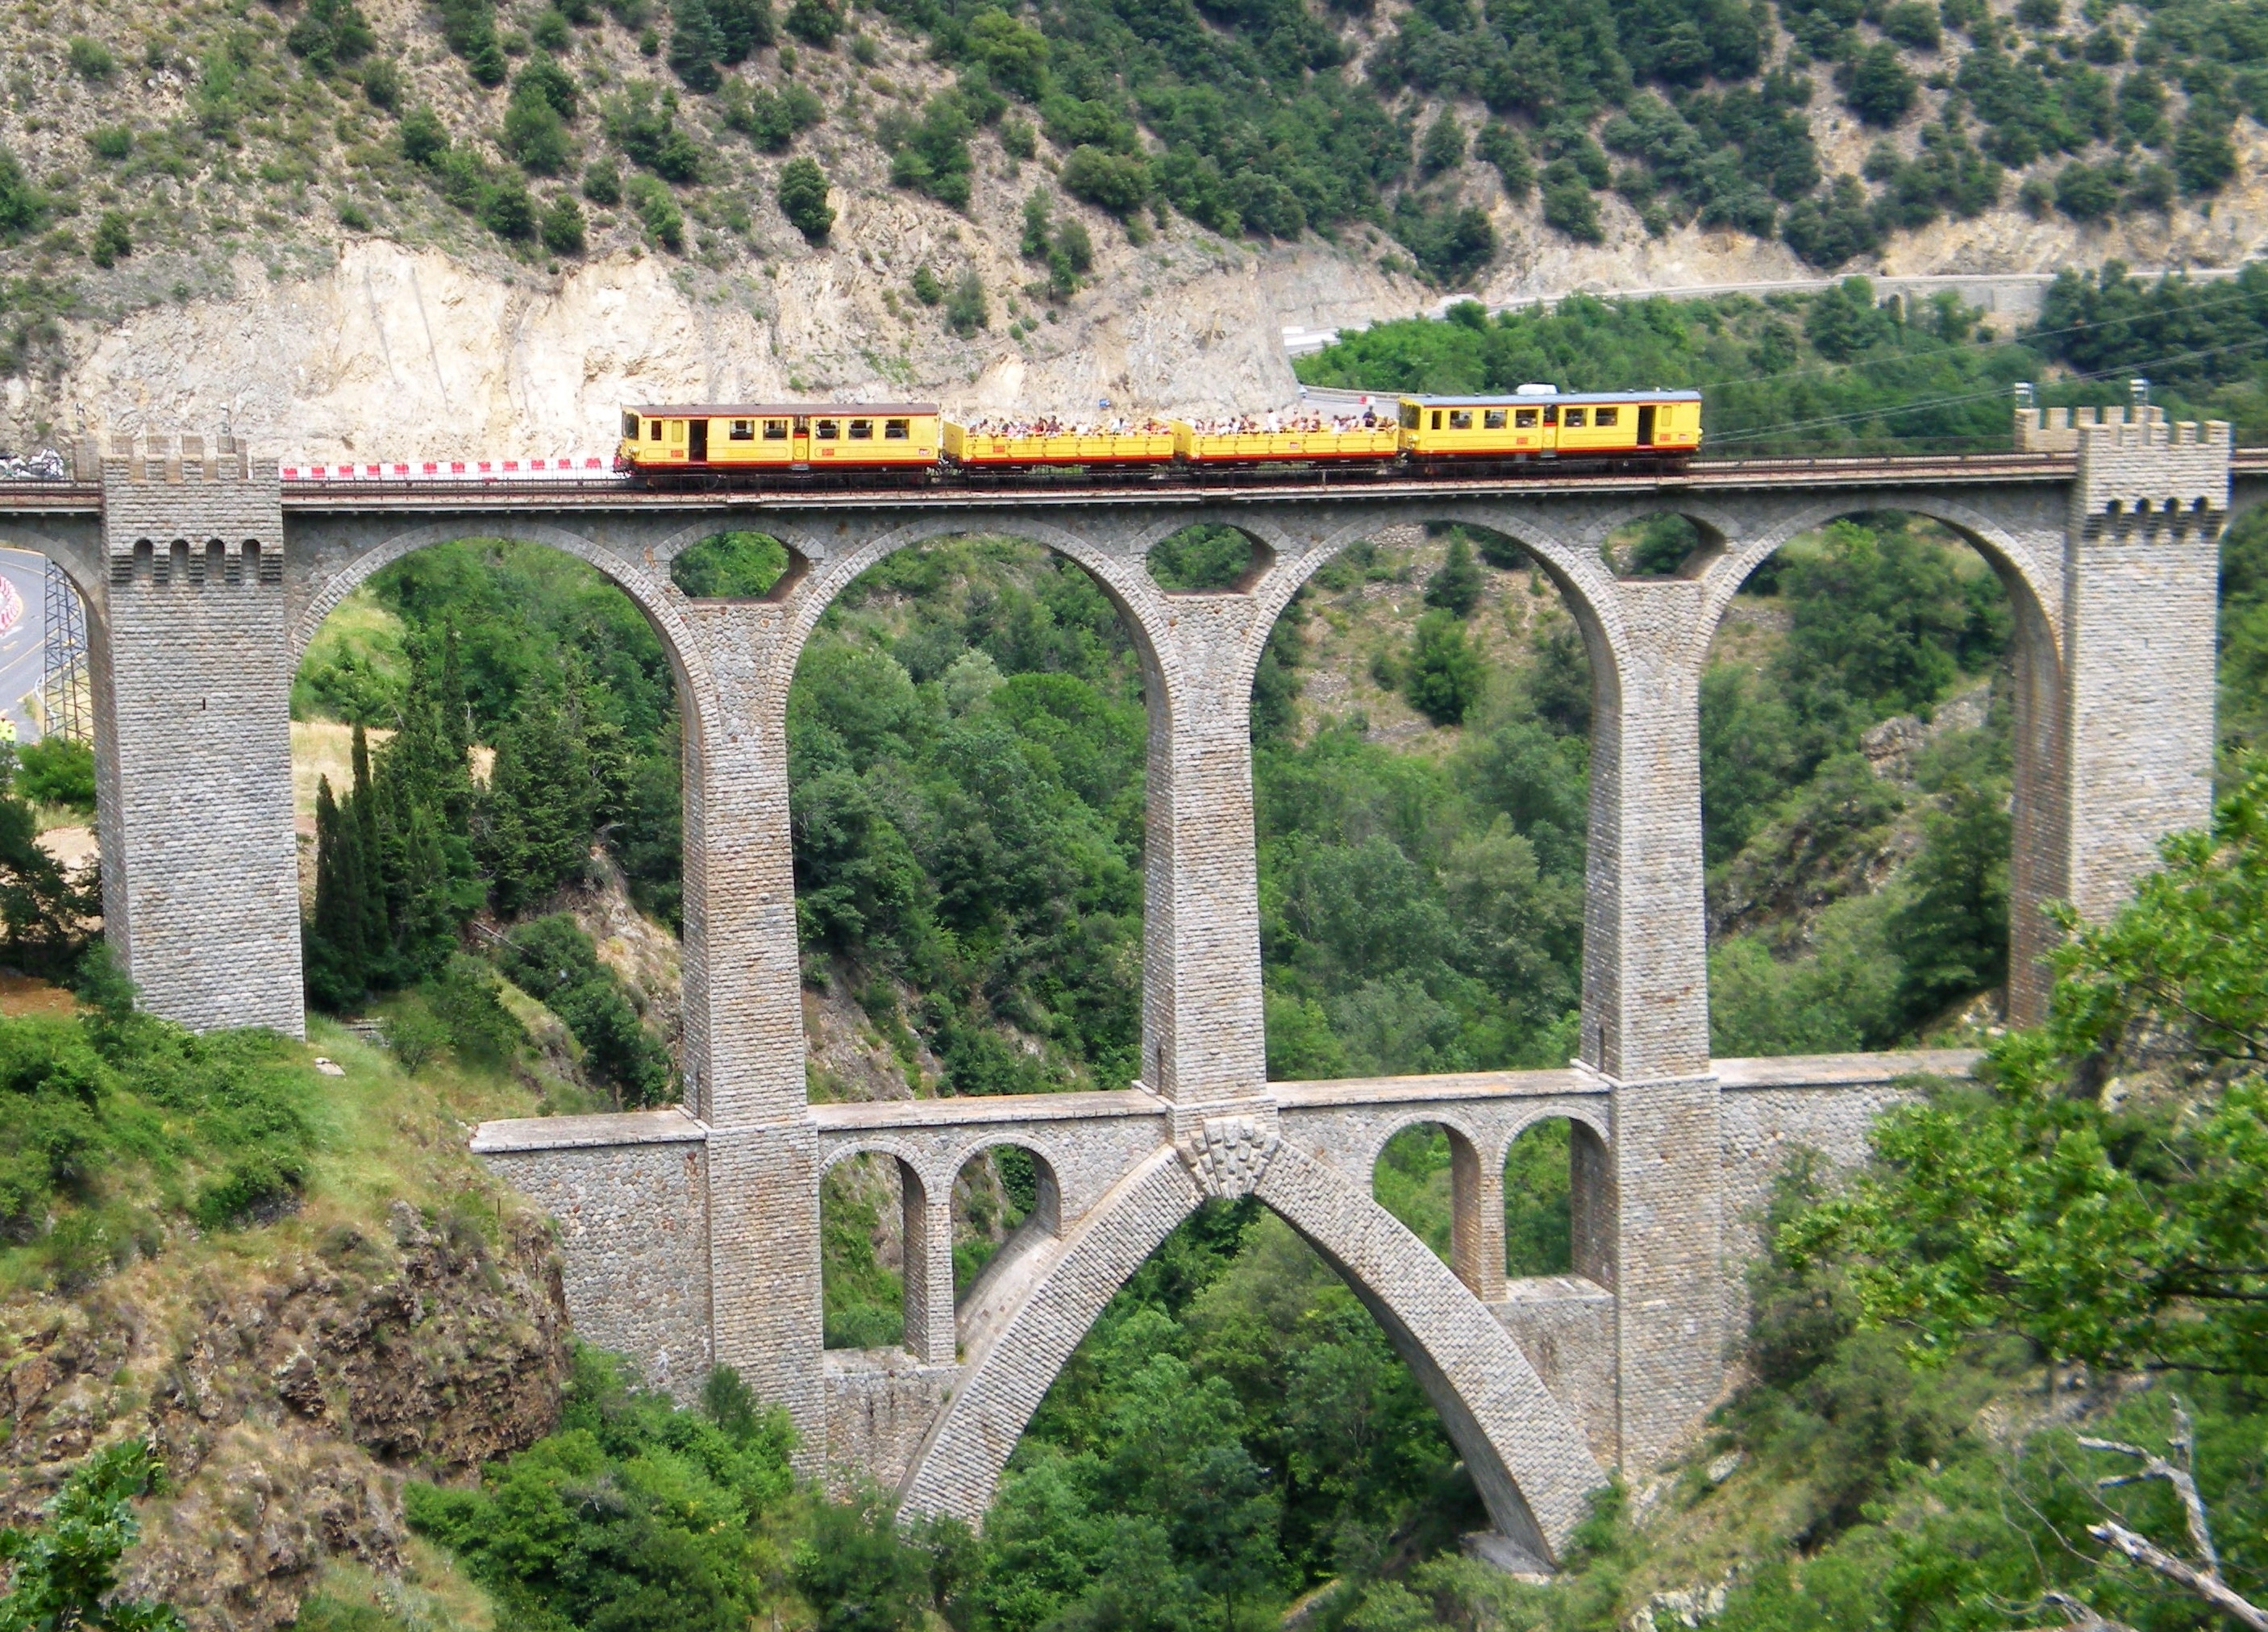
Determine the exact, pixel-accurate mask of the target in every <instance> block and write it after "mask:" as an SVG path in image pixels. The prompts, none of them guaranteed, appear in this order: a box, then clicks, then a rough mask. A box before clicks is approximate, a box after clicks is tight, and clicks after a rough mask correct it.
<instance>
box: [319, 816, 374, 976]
mask: <svg viewBox="0 0 2268 1632" xmlns="http://www.w3.org/2000/svg"><path fill="white" fill-rule="evenodd" d="M360 838H361V833H360V830H359V828H358V827H357V824H356V823H354V822H353V821H352V820H350V818H349V817H347V816H344V815H342V813H341V811H340V809H339V807H338V801H336V800H335V799H334V798H333V797H332V796H331V779H330V778H328V777H325V778H324V779H322V781H321V783H320V786H318V787H317V788H316V791H315V919H314V922H313V924H312V925H310V926H309V927H308V934H307V953H308V956H307V989H308V992H309V994H310V995H312V996H313V998H314V1000H315V1001H316V1002H317V1003H318V1004H320V1006H322V1007H323V1008H346V1007H348V1006H349V1005H350V1004H352V1003H353V1002H355V1001H357V1000H358V999H359V998H360V997H361V996H362V994H363V992H364V990H365V987H366V986H367V984H368V983H367V981H366V980H365V976H364V949H363V904H362V862H361V857H360V856H359V854H358V852H359V850H360V848H361V845H360Z"/></svg>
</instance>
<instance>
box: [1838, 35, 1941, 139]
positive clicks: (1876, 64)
mask: <svg viewBox="0 0 2268 1632" xmlns="http://www.w3.org/2000/svg"><path fill="white" fill-rule="evenodd" d="M1838 78H1839V79H1840V81H1841V83H1842V85H1843V100H1844V101H1845V103H1846V104H1847V105H1848V106H1849V107H1850V109H1851V111H1852V113H1854V114H1858V115H1859V120H1860V122H1862V123H1865V124H1870V125H1880V126H1883V127H1885V128H1887V127H1889V126H1891V125H1895V124H1896V123H1898V122H1900V121H1901V120H1903V119H1904V117H1905V116H1906V114H1909V113H1911V111H1912V109H1913V105H1914V98H1915V96H1916V95H1917V94H1918V92H1919V91H1920V89H1921V87H1920V85H1919V84H1918V82H1917V81H1916V80H1915V78H1914V77H1913V75H1912V74H1911V73H1910V72H1908V71H1907V70H1906V65H1905V63H1904V61H1903V60H1901V59H1900V57H1899V55H1898V48H1897V47H1896V46H1895V45H1891V44H1889V42H1887V41H1884V42H1881V43H1879V44H1875V45H1871V46H1868V47H1867V48H1866V49H1865V50H1863V51H1860V52H1859V54H1858V55H1857V56H1855V57H1854V58H1852V61H1851V62H1850V63H1849V64H1848V65H1847V66H1846V68H1845V70H1840V72H1839V73H1838Z"/></svg>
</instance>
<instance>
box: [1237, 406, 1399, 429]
mask: <svg viewBox="0 0 2268 1632" xmlns="http://www.w3.org/2000/svg"><path fill="white" fill-rule="evenodd" d="M1392 424H1393V421H1392V420H1390V419H1388V418H1384V417H1381V415H1380V414H1379V413H1378V411H1377V410H1375V409H1373V408H1368V407H1366V408H1365V409H1364V410H1362V412H1360V413H1359V414H1322V413H1318V412H1317V411H1316V410H1314V409H1302V410H1300V411H1299V412H1297V413H1292V414H1233V415H1231V416H1229V417H1226V418H1221V419H1199V420H1195V421H1193V422H1192V425H1193V426H1194V428H1195V430H1196V431H1197V434H1198V435H1199V436H1277V435H1300V434H1320V433H1322V432H1330V433H1331V434H1332V435H1335V436H1344V435H1348V434H1351V433H1353V432H1361V431H1376V430H1381V429H1383V428H1384V427H1386V426H1388V425H1392Z"/></svg>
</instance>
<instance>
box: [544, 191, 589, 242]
mask: <svg viewBox="0 0 2268 1632" xmlns="http://www.w3.org/2000/svg"><path fill="white" fill-rule="evenodd" d="M542 231H543V247H545V248H546V249H549V251H550V252H551V253H552V254H553V255H581V254H582V253H583V244H584V225H583V206H582V205H580V204H578V203H576V202H575V196H574V195H573V194H571V193H562V194H560V195H559V196H558V197H556V198H555V199H553V200H552V201H551V203H550V206H549V208H548V209H546V210H544V212H543V228H542Z"/></svg>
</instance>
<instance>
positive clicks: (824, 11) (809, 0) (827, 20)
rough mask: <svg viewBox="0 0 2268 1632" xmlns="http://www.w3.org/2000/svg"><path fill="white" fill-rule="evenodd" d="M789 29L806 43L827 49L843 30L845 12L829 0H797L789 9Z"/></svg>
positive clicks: (789, 31)
mask: <svg viewBox="0 0 2268 1632" xmlns="http://www.w3.org/2000/svg"><path fill="white" fill-rule="evenodd" d="M787 31H788V33H792V34H793V35H794V36H795V37H796V38H797V39H799V40H800V41H804V42H805V43H806V45H815V46H817V47H819V48H821V50H825V49H826V48H828V47H829V46H831V45H833V44H834V43H835V37H836V35H837V34H839V33H842V32H843V12H842V11H841V10H840V9H839V8H838V7H836V6H835V5H832V4H828V0H795V4H792V5H791V6H790V7H788V9H787Z"/></svg>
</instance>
